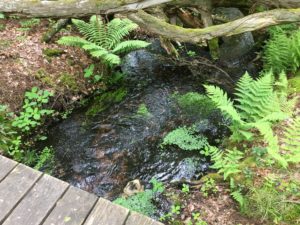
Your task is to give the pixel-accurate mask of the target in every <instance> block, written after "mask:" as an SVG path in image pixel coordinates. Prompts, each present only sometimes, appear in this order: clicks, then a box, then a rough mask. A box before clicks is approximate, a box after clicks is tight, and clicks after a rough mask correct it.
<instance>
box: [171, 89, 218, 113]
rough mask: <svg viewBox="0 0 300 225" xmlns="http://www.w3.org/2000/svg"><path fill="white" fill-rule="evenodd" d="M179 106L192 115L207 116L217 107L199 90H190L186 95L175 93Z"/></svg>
mask: <svg viewBox="0 0 300 225" xmlns="http://www.w3.org/2000/svg"><path fill="white" fill-rule="evenodd" d="M173 96H174V97H175V99H176V101H177V103H178V105H179V107H180V108H181V109H182V110H183V111H184V112H185V113H186V114H187V115H191V116H199V115H200V116H207V115H209V114H210V113H211V112H212V111H213V110H215V109H216V106H215V104H214V103H213V102H212V101H211V100H210V99H209V98H208V97H207V96H206V95H202V94H199V93H197V92H188V93H186V94H184V95H180V94H178V93H175V94H174V95H173Z"/></svg>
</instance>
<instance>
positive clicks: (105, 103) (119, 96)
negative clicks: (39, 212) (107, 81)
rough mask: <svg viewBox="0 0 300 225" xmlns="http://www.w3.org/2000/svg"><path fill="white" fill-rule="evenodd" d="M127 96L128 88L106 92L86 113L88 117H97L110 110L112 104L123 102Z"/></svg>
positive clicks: (97, 98)
mask: <svg viewBox="0 0 300 225" xmlns="http://www.w3.org/2000/svg"><path fill="white" fill-rule="evenodd" d="M126 95H127V90H126V88H119V89H117V90H115V91H110V92H105V93H103V94H101V95H99V96H97V97H96V98H95V100H94V103H93V105H92V106H91V107H90V109H89V110H88V111H87V112H86V115H87V116H95V115H97V114H98V113H101V112H103V111H104V110H106V109H108V108H109V107H110V106H111V105H112V104H115V103H118V102H121V101H122V100H123V99H124V98H125V96H126Z"/></svg>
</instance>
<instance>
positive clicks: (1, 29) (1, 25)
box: [0, 23, 6, 31]
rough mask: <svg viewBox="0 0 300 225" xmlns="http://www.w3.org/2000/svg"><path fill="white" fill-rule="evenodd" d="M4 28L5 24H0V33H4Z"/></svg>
mask: <svg viewBox="0 0 300 225" xmlns="http://www.w3.org/2000/svg"><path fill="white" fill-rule="evenodd" d="M5 28H6V26H5V24H1V23H0V31H4V30H5Z"/></svg>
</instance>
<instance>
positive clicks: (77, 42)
mask: <svg viewBox="0 0 300 225" xmlns="http://www.w3.org/2000/svg"><path fill="white" fill-rule="evenodd" d="M57 43H58V44H60V45H67V46H74V47H82V46H83V45H85V44H88V43H89V42H88V41H87V40H85V39H83V38H80V37H74V36H65V37H61V38H60V39H59V40H58V41H57Z"/></svg>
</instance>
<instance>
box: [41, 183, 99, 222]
mask: <svg viewBox="0 0 300 225" xmlns="http://www.w3.org/2000/svg"><path fill="white" fill-rule="evenodd" d="M97 199H98V198H97V197H96V196H95V195H92V194H89V193H88V192H85V191H82V190H80V189H78V188H74V187H70V188H69V189H68V191H67V192H66V193H65V194H64V196H63V197H62V198H61V199H60V200H59V201H58V202H57V204H56V206H55V208H54V209H53V210H52V212H51V213H50V215H49V216H48V218H47V219H46V221H45V222H44V223H43V225H64V224H67V225H81V224H83V222H84V220H85V219H86V217H87V216H88V214H89V213H90V212H91V211H92V208H93V206H94V205H95V203H96V201H97Z"/></svg>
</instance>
